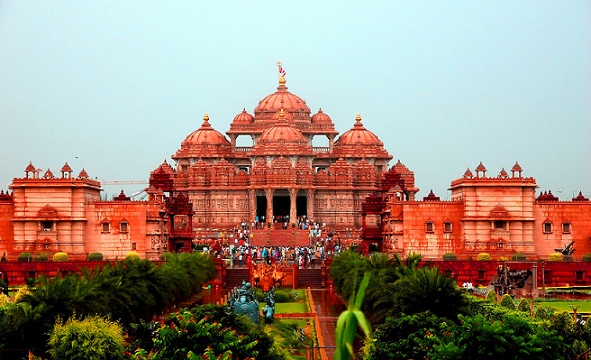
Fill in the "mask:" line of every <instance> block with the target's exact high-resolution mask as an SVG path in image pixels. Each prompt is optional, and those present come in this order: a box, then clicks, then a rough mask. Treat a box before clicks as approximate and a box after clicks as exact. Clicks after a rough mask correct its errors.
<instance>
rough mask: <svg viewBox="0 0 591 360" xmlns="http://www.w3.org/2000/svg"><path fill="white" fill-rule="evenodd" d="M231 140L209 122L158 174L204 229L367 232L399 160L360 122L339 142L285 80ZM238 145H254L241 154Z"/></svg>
mask: <svg viewBox="0 0 591 360" xmlns="http://www.w3.org/2000/svg"><path fill="white" fill-rule="evenodd" d="M226 134H227V136H228V137H226V136H224V135H223V134H222V133H220V132H218V131H217V130H215V129H214V128H213V126H212V125H211V123H210V119H209V116H208V115H207V114H206V115H205V116H204V118H203V124H202V125H201V127H200V128H199V129H197V130H195V131H194V132H192V133H191V134H189V135H188V136H187V138H186V139H185V140H184V141H183V142H182V143H181V146H180V149H179V150H178V151H177V152H176V153H175V154H174V155H172V159H173V160H174V162H175V166H174V167H172V166H170V165H169V164H168V163H166V162H165V163H163V164H162V165H161V166H159V167H158V168H157V169H155V170H154V171H153V172H152V173H151V177H150V184H151V185H152V186H153V187H154V189H158V188H163V186H161V185H160V184H161V183H162V182H163V181H168V182H169V183H170V182H172V185H173V186H172V188H171V187H166V186H164V188H165V191H171V190H172V191H174V192H182V193H185V194H187V196H188V198H189V201H190V202H191V203H192V204H193V210H194V214H193V220H192V221H193V226H194V227H195V228H198V229H206V228H219V229H224V228H231V227H234V226H235V225H236V224H239V223H242V222H247V223H249V224H250V223H252V222H255V223H260V224H263V226H269V225H271V226H275V224H276V223H287V224H289V226H290V227H291V226H293V225H296V224H297V223H298V222H301V221H302V219H307V220H309V221H314V222H322V223H323V224H326V226H328V227H330V228H335V229H344V228H360V227H361V225H362V217H361V204H362V202H363V201H364V200H365V198H366V197H367V196H369V195H370V194H371V193H373V192H375V191H377V190H379V186H380V182H381V177H382V175H383V174H384V173H385V172H386V171H388V163H389V161H390V160H391V159H392V156H391V155H390V154H389V153H388V152H387V151H386V149H385V148H384V145H383V143H382V141H380V139H379V138H378V137H377V136H376V135H375V134H374V133H372V132H371V131H369V130H368V129H366V128H365V127H364V125H363V123H362V119H361V116H360V115H359V114H358V115H357V117H356V118H355V121H354V125H353V127H352V128H351V129H350V130H348V131H346V132H345V133H343V134H342V135H341V136H338V132H337V131H336V130H335V128H334V124H333V122H332V120H331V118H330V117H329V116H328V115H327V114H326V113H324V112H323V111H322V110H321V109H320V110H318V112H317V113H316V114H311V111H310V108H309V107H308V106H307V105H306V102H305V101H304V100H302V99H301V98H300V97H299V96H297V95H295V94H293V93H291V92H289V91H288V89H287V86H286V85H285V77H284V76H283V75H282V74H280V76H279V86H278V87H277V91H275V92H274V93H272V94H270V95H268V96H266V97H264V98H263V99H262V100H261V101H260V102H259V103H258V105H257V106H256V107H255V108H254V112H253V115H251V114H250V113H248V112H247V111H246V110H242V112H240V113H239V114H238V115H236V117H235V118H234V120H233V121H232V123H231V126H230V129H229V130H228V131H227V132H226ZM239 139H246V140H247V142H250V143H251V145H250V146H237V145H236V144H237V140H239ZM319 140H320V141H319ZM317 142H322V143H323V144H325V145H326V146H315V144H316V143H317ZM413 195H414V193H413V194H412V195H411V196H413ZM292 224H293V225H292Z"/></svg>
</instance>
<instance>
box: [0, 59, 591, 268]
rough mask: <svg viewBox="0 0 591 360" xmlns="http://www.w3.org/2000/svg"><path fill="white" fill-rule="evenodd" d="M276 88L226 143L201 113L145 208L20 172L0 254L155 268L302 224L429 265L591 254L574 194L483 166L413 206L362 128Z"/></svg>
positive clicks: (79, 182)
mask: <svg viewBox="0 0 591 360" xmlns="http://www.w3.org/2000/svg"><path fill="white" fill-rule="evenodd" d="M280 69H281V68H280ZM284 75H285V74H284V72H282V71H280V73H279V81H278V83H279V84H278V86H277V89H276V91H275V92H273V93H271V94H269V95H267V96H266V97H264V98H263V99H262V100H261V101H260V102H259V103H258V104H257V105H256V106H255V108H254V111H253V112H252V114H251V113H249V112H247V111H246V110H245V109H243V110H242V111H241V112H239V113H238V115H236V117H235V118H234V119H233V121H232V122H231V125H230V129H229V130H227V131H226V133H225V135H224V134H222V133H221V132H219V131H217V130H215V129H214V127H213V125H212V123H213V122H214V121H211V119H210V118H209V116H208V115H207V114H206V115H205V116H204V117H203V122H202V124H201V126H200V127H199V128H197V129H196V130H195V131H193V132H192V133H190V134H189V135H188V136H187V137H186V138H185V139H184V140H183V141H182V142H181V143H180V148H179V149H178V151H176V153H175V154H173V155H172V161H171V162H170V164H169V162H168V161H164V162H163V163H162V164H161V165H160V166H158V167H157V168H156V169H154V170H153V171H151V172H150V175H149V187H148V188H146V189H145V192H146V193H147V197H146V200H142V201H134V200H132V199H130V198H129V197H127V196H125V194H124V193H123V192H122V193H121V194H120V195H119V196H117V197H115V198H114V199H111V200H104V199H101V196H100V192H101V191H102V189H101V184H100V182H98V181H96V180H92V179H91V178H89V176H88V174H86V172H85V171H84V170H83V169H82V171H80V173H79V174H78V175H77V176H74V175H73V174H74V172H73V170H72V169H71V168H70V166H69V165H68V164H67V163H66V164H65V165H64V166H63V167H62V168H61V171H60V173H59V174H57V175H54V174H53V173H52V172H51V171H50V170H46V171H45V172H42V171H41V170H39V169H37V168H36V167H35V166H33V164H29V165H28V166H27V167H26V168H25V169H24V173H25V176H24V177H20V178H19V177H17V178H15V179H14V180H13V182H12V184H11V185H10V188H9V190H8V191H6V192H4V191H3V190H2V191H0V254H3V255H6V257H7V258H8V259H15V258H16V257H17V256H18V255H19V254H20V253H22V252H25V251H26V252H31V253H33V254H38V253H42V252H43V253H55V252H57V251H65V252H67V253H68V254H70V255H71V257H73V258H85V257H86V255H87V254H88V253H91V252H101V253H103V254H104V256H105V257H107V258H111V259H114V258H117V257H123V256H125V255H126V254H127V253H128V252H129V251H136V252H138V253H139V254H140V255H141V256H145V257H147V258H151V259H155V258H158V256H159V254H160V253H162V252H163V251H190V249H191V245H192V244H193V243H194V242H195V241H202V240H211V239H219V237H220V235H221V234H223V233H231V232H232V231H233V230H234V229H235V228H236V226H237V225H239V224H243V223H247V224H249V225H250V224H255V227H257V228H258V229H260V231H265V230H266V229H270V228H272V229H281V228H283V229H285V227H287V228H288V229H289V230H288V231H290V233H291V229H293V228H294V227H295V228H297V226H298V224H301V223H302V222H305V221H308V222H316V223H320V224H322V228H323V229H325V230H328V231H326V232H325V234H333V235H334V239H338V237H339V235H343V234H347V237H348V238H347V239H342V240H350V241H357V242H359V243H361V244H364V245H365V246H366V247H369V245H370V244H371V245H374V246H375V247H377V248H378V249H379V250H382V251H385V252H389V253H399V254H402V255H406V254H408V253H409V252H419V253H421V254H422V255H423V257H424V258H426V259H441V257H442V256H443V254H445V253H454V254H456V255H457V256H458V258H464V259H469V258H472V257H475V256H476V255H477V254H478V253H480V252H488V253H490V254H491V255H492V256H493V258H502V257H505V258H510V256H511V255H512V254H515V253H518V252H519V253H524V254H526V256H527V257H528V258H530V259H534V258H545V257H547V256H548V255H549V254H551V253H553V252H554V251H555V250H556V249H561V248H563V247H565V246H567V245H569V244H572V245H571V247H572V248H573V249H575V250H576V253H575V258H576V257H582V255H583V254H585V253H591V202H589V199H587V198H585V197H584V196H583V195H582V194H579V196H576V197H574V198H573V199H571V200H568V201H563V200H559V199H558V198H556V197H555V196H554V195H552V194H551V193H548V192H540V193H538V190H537V189H538V185H537V184H536V181H535V179H534V178H531V177H524V176H523V170H522V169H521V166H520V165H519V164H517V163H516V164H515V165H514V166H513V167H512V168H511V171H510V173H507V172H506V171H505V170H504V169H501V170H500V172H499V173H498V174H495V175H493V176H487V174H486V173H487V170H486V168H485V167H484V165H483V164H482V163H481V164H479V165H478V166H477V167H476V168H475V169H474V173H473V172H472V171H471V170H469V169H468V170H467V171H466V172H465V173H464V174H463V175H462V176H461V177H459V178H458V179H456V180H453V181H452V182H451V186H450V190H451V199H450V200H445V201H442V200H440V198H438V197H437V196H436V195H435V194H433V193H432V192H431V193H430V194H429V195H428V196H425V197H423V198H422V199H418V198H417V192H418V191H419V189H418V188H417V187H416V186H415V176H414V173H413V172H412V171H411V170H410V169H408V168H407V167H406V166H405V165H404V164H403V163H402V162H400V161H397V162H396V163H395V164H394V165H393V166H390V160H391V159H392V156H391V155H390V154H389V153H388V151H387V150H386V149H385V148H384V145H383V143H382V141H381V140H380V139H379V138H378V136H376V135H375V133H373V132H371V131H370V130H368V129H367V128H366V127H365V126H364V124H363V123H362V118H361V116H360V115H357V116H356V117H353V116H352V123H353V124H352V127H351V128H350V129H349V130H347V131H345V132H344V133H343V134H342V135H340V136H339V132H338V131H336V130H335V127H334V124H333V122H332V119H331V118H330V116H329V115H328V114H326V113H325V112H323V111H322V110H318V111H317V112H316V113H315V114H312V112H311V110H310V108H309V107H308V106H307V105H306V102H305V101H304V100H303V99H302V98H300V97H299V96H297V95H295V94H293V93H291V92H290V91H288V88H287V86H286V81H285V76H284ZM244 143H247V144H248V145H244ZM238 144H241V145H238ZM262 229H265V230H262ZM265 233H267V234H270V232H267V231H265ZM294 233H295V232H294ZM259 235H260V234H259ZM257 236H258V235H257ZM268 236H271V235H268ZM294 236H295V235H294ZM331 237H333V236H331ZM222 238H223V236H222ZM573 241H574V244H573Z"/></svg>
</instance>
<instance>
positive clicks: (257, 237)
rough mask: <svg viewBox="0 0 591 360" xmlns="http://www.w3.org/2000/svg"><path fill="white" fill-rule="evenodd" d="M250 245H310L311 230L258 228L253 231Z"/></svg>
mask: <svg viewBox="0 0 591 360" xmlns="http://www.w3.org/2000/svg"><path fill="white" fill-rule="evenodd" d="M252 235H253V236H252V237H251V238H250V245H254V246H267V245H273V246H292V247H293V246H308V245H310V232H309V231H308V230H300V229H285V230H283V229H257V230H254V231H253V232H252Z"/></svg>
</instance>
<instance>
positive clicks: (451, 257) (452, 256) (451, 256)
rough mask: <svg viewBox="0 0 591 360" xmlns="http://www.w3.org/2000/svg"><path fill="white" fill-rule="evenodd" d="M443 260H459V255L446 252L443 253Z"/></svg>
mask: <svg viewBox="0 0 591 360" xmlns="http://www.w3.org/2000/svg"><path fill="white" fill-rule="evenodd" d="M443 260H445V261H455V260H457V257H456V254H454V253H445V254H443Z"/></svg>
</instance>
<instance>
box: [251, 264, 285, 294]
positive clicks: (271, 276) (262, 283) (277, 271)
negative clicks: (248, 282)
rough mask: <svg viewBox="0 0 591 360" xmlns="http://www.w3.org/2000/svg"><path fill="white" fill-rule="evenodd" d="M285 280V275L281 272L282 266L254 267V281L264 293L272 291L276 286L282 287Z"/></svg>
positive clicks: (261, 265)
mask: <svg viewBox="0 0 591 360" xmlns="http://www.w3.org/2000/svg"><path fill="white" fill-rule="evenodd" d="M283 279H285V273H284V272H283V271H281V266H280V265H278V264H273V265H267V264H265V263H262V264H260V265H257V264H254V265H253V272H252V280H253V282H254V284H255V286H258V287H260V288H261V289H262V290H263V292H267V291H269V290H271V288H272V287H274V286H281V284H282V281H283Z"/></svg>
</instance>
